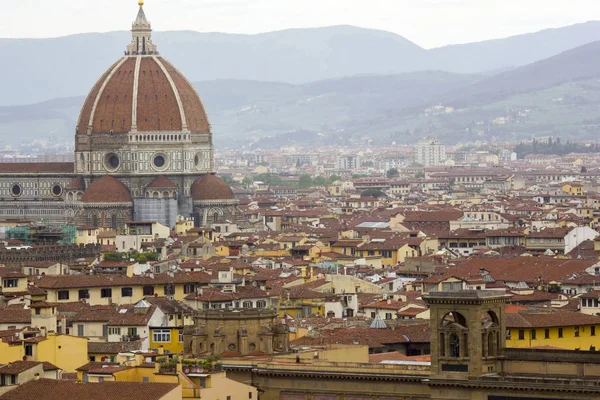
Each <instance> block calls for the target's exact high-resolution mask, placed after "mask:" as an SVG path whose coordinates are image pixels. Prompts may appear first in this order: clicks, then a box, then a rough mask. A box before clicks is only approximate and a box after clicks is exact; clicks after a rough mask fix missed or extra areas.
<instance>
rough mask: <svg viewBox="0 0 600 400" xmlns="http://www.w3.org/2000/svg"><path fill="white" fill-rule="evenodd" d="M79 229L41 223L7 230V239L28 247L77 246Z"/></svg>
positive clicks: (71, 226) (73, 226)
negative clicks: (50, 245)
mask: <svg viewBox="0 0 600 400" xmlns="http://www.w3.org/2000/svg"><path fill="white" fill-rule="evenodd" d="M76 236H77V227H76V226H75V225H60V224H52V223H49V222H41V223H36V224H31V225H27V226H17V227H14V228H7V229H6V232H5V238H6V239H8V240H19V241H22V242H24V243H25V244H26V245H28V246H31V245H47V244H59V245H65V244H75V242H76Z"/></svg>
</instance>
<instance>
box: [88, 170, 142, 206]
mask: <svg viewBox="0 0 600 400" xmlns="http://www.w3.org/2000/svg"><path fill="white" fill-rule="evenodd" d="M82 201H83V202H84V203H130V202H131V201H132V200H131V193H129V189H127V186H125V185H124V184H123V183H122V182H121V181H119V180H118V179H116V178H113V177H112V176H109V175H105V176H103V177H102V178H100V179H96V180H95V181H93V182H92V184H91V185H90V186H88V188H87V189H86V191H85V192H84V193H83V198H82Z"/></svg>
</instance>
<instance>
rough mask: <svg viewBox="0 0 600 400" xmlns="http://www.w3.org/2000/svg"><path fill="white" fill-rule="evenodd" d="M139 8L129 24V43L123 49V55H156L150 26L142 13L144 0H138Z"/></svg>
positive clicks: (156, 51)
mask: <svg viewBox="0 0 600 400" xmlns="http://www.w3.org/2000/svg"><path fill="white" fill-rule="evenodd" d="M138 4H139V6H140V10H139V11H138V14H137V18H136V19H135V21H134V22H133V24H132V25H131V36H132V39H131V43H130V44H129V45H128V46H127V49H126V50H125V55H128V56H133V55H156V54H158V50H157V47H156V45H155V44H154V43H152V26H151V24H150V22H149V21H148V19H147V18H146V14H145V13H144V0H139V1H138Z"/></svg>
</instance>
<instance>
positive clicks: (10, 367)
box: [0, 361, 43, 375]
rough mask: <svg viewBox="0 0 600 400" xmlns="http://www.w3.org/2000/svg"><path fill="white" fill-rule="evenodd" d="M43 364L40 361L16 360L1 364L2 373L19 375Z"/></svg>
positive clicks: (0, 371)
mask: <svg viewBox="0 0 600 400" xmlns="http://www.w3.org/2000/svg"><path fill="white" fill-rule="evenodd" d="M41 364H43V363H42V362H39V361H14V362H11V363H9V364H4V365H0V374H4V375H8V374H11V375H18V374H20V373H21V372H25V371H27V370H28V369H31V368H34V367H36V366H38V365H41Z"/></svg>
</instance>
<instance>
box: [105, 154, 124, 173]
mask: <svg viewBox="0 0 600 400" xmlns="http://www.w3.org/2000/svg"><path fill="white" fill-rule="evenodd" d="M120 165H121V159H120V158H119V156H118V155H117V154H115V153H108V154H107V155H106V156H104V167H105V168H106V169H107V170H108V171H116V170H118V169H119V166H120Z"/></svg>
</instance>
